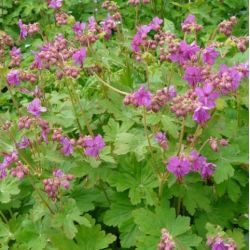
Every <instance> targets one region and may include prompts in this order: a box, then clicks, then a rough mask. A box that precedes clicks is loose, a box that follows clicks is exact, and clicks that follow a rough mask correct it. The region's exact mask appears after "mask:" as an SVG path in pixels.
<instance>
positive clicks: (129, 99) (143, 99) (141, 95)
mask: <svg viewBox="0 0 250 250" xmlns="http://www.w3.org/2000/svg"><path fill="white" fill-rule="evenodd" d="M151 99H152V93H151V92H149V91H147V90H146V89H145V86H144V85H142V86H141V87H140V88H139V89H138V90H137V91H135V92H134V93H132V94H129V95H127V96H126V97H125V98H124V104H125V105H129V104H132V105H134V106H135V107H146V108H149V107H150V106H151Z"/></svg>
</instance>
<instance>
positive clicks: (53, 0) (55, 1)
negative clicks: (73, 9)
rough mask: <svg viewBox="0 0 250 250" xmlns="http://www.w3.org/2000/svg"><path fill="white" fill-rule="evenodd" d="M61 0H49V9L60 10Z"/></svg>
mask: <svg viewBox="0 0 250 250" xmlns="http://www.w3.org/2000/svg"><path fill="white" fill-rule="evenodd" d="M62 1H63V0H49V8H52V9H60V8H61V7H62Z"/></svg>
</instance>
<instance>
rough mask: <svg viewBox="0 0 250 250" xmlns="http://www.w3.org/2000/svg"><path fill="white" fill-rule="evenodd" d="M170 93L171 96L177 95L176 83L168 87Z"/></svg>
mask: <svg viewBox="0 0 250 250" xmlns="http://www.w3.org/2000/svg"><path fill="white" fill-rule="evenodd" d="M168 95H169V96H170V97H176V88H175V86H174V85H170V86H169V87H168Z"/></svg>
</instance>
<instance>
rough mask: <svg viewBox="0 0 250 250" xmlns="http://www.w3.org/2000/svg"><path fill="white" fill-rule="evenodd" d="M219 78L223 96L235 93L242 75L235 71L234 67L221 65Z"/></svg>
mask: <svg viewBox="0 0 250 250" xmlns="http://www.w3.org/2000/svg"><path fill="white" fill-rule="evenodd" d="M219 77H221V82H220V88H221V92H222V93H223V94H228V93H229V92H235V91H236V90H237V89H238V87H239V85H240V80H241V78H242V74H241V73H240V72H239V71H238V70H237V69H236V67H231V68H229V67H227V66H226V65H224V64H222V65H221V66H220V71H219Z"/></svg>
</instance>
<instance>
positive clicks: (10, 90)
mask: <svg viewBox="0 0 250 250" xmlns="http://www.w3.org/2000/svg"><path fill="white" fill-rule="evenodd" d="M7 88H8V91H9V92H10V96H11V99H12V101H13V104H14V106H15V108H16V110H17V113H18V115H19V116H21V112H20V109H19V107H18V104H17V101H16V98H15V96H14V94H13V92H12V89H11V87H9V86H8V84H7Z"/></svg>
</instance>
